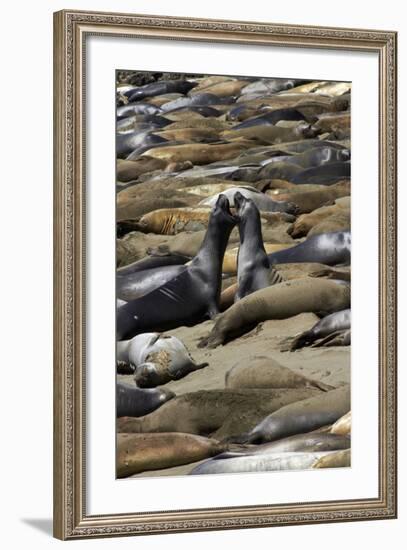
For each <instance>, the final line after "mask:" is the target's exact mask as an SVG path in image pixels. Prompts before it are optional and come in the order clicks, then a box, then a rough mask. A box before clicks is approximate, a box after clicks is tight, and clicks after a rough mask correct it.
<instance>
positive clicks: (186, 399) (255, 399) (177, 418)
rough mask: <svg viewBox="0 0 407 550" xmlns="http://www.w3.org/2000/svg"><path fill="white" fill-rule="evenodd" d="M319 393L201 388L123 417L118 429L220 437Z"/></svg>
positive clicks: (234, 433) (313, 390)
mask: <svg viewBox="0 0 407 550" xmlns="http://www.w3.org/2000/svg"><path fill="white" fill-rule="evenodd" d="M144 391H146V390H144ZM150 391H151V390H150ZM319 393H320V390H317V389H313V388H295V389H283V390H282V389H278V390H270V389H268V390H264V389H262V390H242V389H240V390H228V389H226V390H225V389H224V390H200V391H195V392H192V393H186V394H184V395H180V396H178V397H176V398H175V399H172V400H171V401H169V402H168V403H167V404H166V405H165V406H163V407H160V408H159V409H157V411H154V412H153V413H151V414H147V415H146V416H143V417H140V418H122V419H119V420H118V431H120V432H126V433H147V432H149V433H151V432H183V433H191V434H199V435H208V434H212V436H213V437H215V438H218V439H220V438H225V437H229V436H233V435H236V434H240V433H242V431H247V430H250V429H251V428H253V427H254V426H255V425H256V424H257V423H258V422H259V421H260V420H261V419H263V418H264V417H265V416H267V415H268V414H270V413H271V412H273V411H276V410H278V409H279V408H281V407H282V406H284V405H287V404H288V403H295V402H296V401H298V400H301V399H307V398H308V397H310V396H316V395H318V394H319Z"/></svg>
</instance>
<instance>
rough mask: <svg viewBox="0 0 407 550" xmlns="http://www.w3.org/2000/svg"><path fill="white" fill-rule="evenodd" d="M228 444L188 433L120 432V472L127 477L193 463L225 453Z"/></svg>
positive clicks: (117, 462)
mask: <svg viewBox="0 0 407 550" xmlns="http://www.w3.org/2000/svg"><path fill="white" fill-rule="evenodd" d="M225 448H226V445H225V444H224V443H220V442H219V441H216V440H215V439H208V438H206V437H201V436H199V435H192V434H184V433H153V434H127V433H119V434H117V448H116V473H117V477H119V478H123V477H128V476H131V475H134V474H138V473H141V472H145V471H149V470H159V469H162V468H171V467H173V466H180V465H181V464H190V463H191V462H197V461H198V460H202V459H204V458H209V457H211V456H214V455H216V454H218V453H221V452H222V451H224V450H225Z"/></svg>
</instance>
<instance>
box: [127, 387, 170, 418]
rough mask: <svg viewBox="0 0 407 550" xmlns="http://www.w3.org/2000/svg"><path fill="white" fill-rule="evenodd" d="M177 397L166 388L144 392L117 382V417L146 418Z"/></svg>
mask: <svg viewBox="0 0 407 550" xmlns="http://www.w3.org/2000/svg"><path fill="white" fill-rule="evenodd" d="M173 397H175V393H173V392H172V391H170V390H167V389H165V388H163V389H160V390H156V389H153V390H144V389H141V388H138V387H137V386H136V385H134V384H125V383H124V382H117V384H116V416H117V417H120V416H144V415H146V414H149V413H151V412H152V411H155V410H156V409H158V407H161V405H163V404H164V403H165V402H166V401H169V400H170V399H172V398H173Z"/></svg>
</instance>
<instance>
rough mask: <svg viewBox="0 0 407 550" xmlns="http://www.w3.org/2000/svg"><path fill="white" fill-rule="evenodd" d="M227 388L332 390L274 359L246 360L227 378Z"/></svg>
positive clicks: (234, 368)
mask: <svg viewBox="0 0 407 550" xmlns="http://www.w3.org/2000/svg"><path fill="white" fill-rule="evenodd" d="M225 386H226V388H234V389H236V388H318V389H320V390H322V391H329V390H332V389H333V387H332V386H328V385H327V384H324V383H322V382H319V381H318V380H312V379H310V378H307V377H305V376H303V375H302V374H298V373H296V372H294V371H292V370H291V369H289V368H287V367H283V366H282V365H280V363H278V362H277V361H276V360H275V359H273V358H272V357H264V356H255V357H249V358H247V359H246V358H245V359H244V360H242V361H240V362H238V363H237V364H236V365H234V366H233V367H232V368H231V369H230V370H228V372H227V373H226V376H225Z"/></svg>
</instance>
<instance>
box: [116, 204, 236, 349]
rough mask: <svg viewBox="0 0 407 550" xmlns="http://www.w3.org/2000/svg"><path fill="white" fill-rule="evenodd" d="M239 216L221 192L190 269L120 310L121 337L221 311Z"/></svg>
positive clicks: (119, 333) (200, 318) (118, 331)
mask: <svg viewBox="0 0 407 550" xmlns="http://www.w3.org/2000/svg"><path fill="white" fill-rule="evenodd" d="M236 222H237V219H236V217H235V216H233V215H232V213H231V212H230V209H229V201H228V199H227V198H226V197H224V196H223V195H221V196H220V197H219V199H218V202H217V203H216V206H215V207H214V209H213V210H212V212H211V215H210V218H209V223H208V229H207V232H206V235H205V239H204V241H203V243H202V246H201V248H200V250H199V252H198V254H197V255H196V256H195V257H194V259H193V260H192V262H191V263H190V265H188V267H187V269H186V270H185V271H183V272H182V273H181V274H180V275H178V276H176V277H175V278H174V279H171V280H170V281H168V282H167V283H165V284H164V285H163V286H161V287H159V288H157V289H155V290H153V291H152V292H150V293H149V294H146V295H145V296H142V297H141V298H137V299H136V300H132V301H130V302H128V303H127V304H125V305H124V306H122V307H121V308H120V309H119V311H118V313H117V339H118V340H124V339H128V338H131V337H133V336H135V335H136V334H140V333H142V332H148V331H151V330H154V331H156V330H167V329H168V328H175V327H176V326H180V325H194V324H196V323H197V322H199V321H202V320H203V319H205V318H207V317H211V318H213V317H214V316H215V315H217V314H218V313H219V298H220V291H221V277H222V262H223V256H224V254H225V249H226V245H227V242H228V239H229V235H230V233H231V231H232V229H233V227H234V226H235V225H236Z"/></svg>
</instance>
